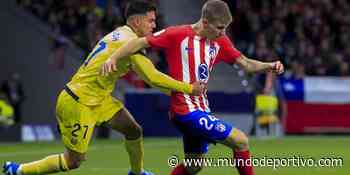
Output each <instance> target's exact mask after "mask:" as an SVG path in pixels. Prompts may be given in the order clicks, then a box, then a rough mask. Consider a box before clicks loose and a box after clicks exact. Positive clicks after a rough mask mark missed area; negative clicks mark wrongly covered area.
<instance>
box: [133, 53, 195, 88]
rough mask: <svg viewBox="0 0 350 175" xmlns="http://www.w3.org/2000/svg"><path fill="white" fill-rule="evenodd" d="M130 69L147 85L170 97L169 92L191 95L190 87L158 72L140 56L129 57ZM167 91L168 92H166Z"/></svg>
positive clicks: (149, 62) (148, 61)
mask: <svg viewBox="0 0 350 175" xmlns="http://www.w3.org/2000/svg"><path fill="white" fill-rule="evenodd" d="M130 60H131V62H132V69H133V70H134V71H135V72H136V73H137V74H138V75H139V76H140V77H141V78H142V79H143V80H144V81H146V82H147V83H148V84H149V85H151V86H153V87H156V88H158V89H160V90H161V91H163V92H166V94H168V95H170V91H171V90H174V91H177V92H183V93H186V94H189V93H192V85H190V84H188V83H184V82H181V81H177V80H175V79H173V78H171V77H169V76H168V75H166V74H163V73H162V72H159V71H158V70H157V69H156V68H155V67H154V65H153V64H152V62H151V61H150V60H149V59H148V58H146V57H145V56H143V55H141V54H135V55H133V56H131V57H130ZM167 91H168V92H167Z"/></svg>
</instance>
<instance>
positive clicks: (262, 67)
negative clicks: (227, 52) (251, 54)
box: [236, 54, 284, 74]
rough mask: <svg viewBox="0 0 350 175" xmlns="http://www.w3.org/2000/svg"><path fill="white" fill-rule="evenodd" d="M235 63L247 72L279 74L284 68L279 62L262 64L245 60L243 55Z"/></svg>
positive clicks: (248, 59) (252, 60)
mask: <svg viewBox="0 0 350 175" xmlns="http://www.w3.org/2000/svg"><path fill="white" fill-rule="evenodd" d="M236 63H237V64H238V65H239V66H241V67H242V68H243V69H244V70H245V71H247V72H269V71H271V72H274V73H277V74H281V73H283V72H284V66H283V64H282V63H281V62H280V61H274V62H262V61H257V60H254V59H250V58H247V57H246V56H244V55H243V54H241V56H240V57H239V58H238V59H236Z"/></svg>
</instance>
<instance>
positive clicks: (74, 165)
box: [68, 160, 84, 170]
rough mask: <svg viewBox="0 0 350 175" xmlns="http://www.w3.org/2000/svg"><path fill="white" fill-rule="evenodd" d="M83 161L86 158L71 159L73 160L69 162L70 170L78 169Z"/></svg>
mask: <svg viewBox="0 0 350 175" xmlns="http://www.w3.org/2000/svg"><path fill="white" fill-rule="evenodd" d="M83 161H84V160H71V161H69V162H68V168H69V169H70V170H72V169H77V168H79V167H80V165H81V164H82V162H83Z"/></svg>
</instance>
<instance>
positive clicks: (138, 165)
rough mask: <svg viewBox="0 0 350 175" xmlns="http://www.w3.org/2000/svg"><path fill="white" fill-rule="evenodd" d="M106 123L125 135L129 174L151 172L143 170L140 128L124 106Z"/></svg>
mask: <svg viewBox="0 0 350 175" xmlns="http://www.w3.org/2000/svg"><path fill="white" fill-rule="evenodd" d="M107 125H108V126H109V127H111V128H112V129H114V130H116V131H118V132H120V133H122V134H123V135H124V137H125V148H126V151H127V152H128V154H129V160H130V166H131V172H130V173H129V174H135V175H139V174H144V175H148V174H151V173H148V172H146V171H144V170H143V156H144V152H143V138H142V128H141V126H140V125H139V124H138V123H137V122H136V121H135V119H134V117H133V116H132V115H131V114H130V112H129V111H128V110H127V109H126V108H123V109H121V110H120V111H119V112H118V113H117V114H115V116H114V117H113V118H112V119H111V120H110V121H109V122H108V124H107Z"/></svg>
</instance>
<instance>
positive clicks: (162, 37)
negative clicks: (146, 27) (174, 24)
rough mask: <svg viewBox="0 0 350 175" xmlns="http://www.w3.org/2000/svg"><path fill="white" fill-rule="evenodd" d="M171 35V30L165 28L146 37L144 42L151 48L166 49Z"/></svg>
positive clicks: (169, 43)
mask: <svg viewBox="0 0 350 175" xmlns="http://www.w3.org/2000/svg"><path fill="white" fill-rule="evenodd" d="M171 33H172V30H171V28H166V29H163V30H160V31H158V32H156V33H153V34H152V35H148V36H147V37H146V40H147V42H148V44H149V45H150V46H151V47H154V48H168V47H169V46H170V45H171Z"/></svg>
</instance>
